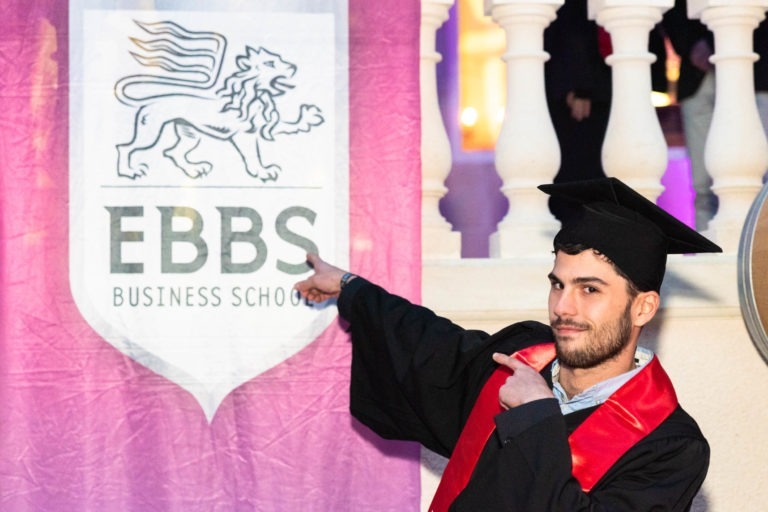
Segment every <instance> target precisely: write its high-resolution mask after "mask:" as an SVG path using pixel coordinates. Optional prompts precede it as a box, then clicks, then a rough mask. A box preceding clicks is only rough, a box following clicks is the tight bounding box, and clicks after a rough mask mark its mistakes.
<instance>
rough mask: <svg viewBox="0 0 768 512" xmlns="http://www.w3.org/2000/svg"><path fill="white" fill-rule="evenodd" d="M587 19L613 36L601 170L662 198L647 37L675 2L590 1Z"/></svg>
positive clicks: (663, 150)
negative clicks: (610, 86) (608, 100)
mask: <svg viewBox="0 0 768 512" xmlns="http://www.w3.org/2000/svg"><path fill="white" fill-rule="evenodd" d="M588 5H589V17H590V19H595V20H596V21H597V23H598V24H599V25H600V26H602V27H603V28H604V29H605V30H606V31H607V32H608V33H609V34H610V35H611V44H612V46H613V52H612V53H611V54H610V55H609V56H608V57H607V58H606V63H607V64H608V65H609V66H611V77H612V84H613V88H612V98H611V113H610V117H609V119H608V129H607V131H606V134H605V140H604V142H603V150H602V158H603V168H604V169H605V173H606V175H608V176H613V177H616V178H619V179H620V180H622V181H623V182H625V183H626V184H627V185H629V186H631V187H632V188H634V189H635V190H637V191H638V192H640V193H641V194H643V195H644V196H645V197H647V198H648V199H650V200H652V201H655V200H656V198H657V197H658V196H659V195H660V194H661V192H662V185H661V178H662V176H664V172H665V171H666V168H667V143H666V141H665V139H664V133H663V132H662V130H661V125H660V124H659V119H658V117H657V116H656V109H655V108H654V106H653V104H652V103H651V90H652V87H651V64H652V63H653V62H654V60H655V58H656V57H655V56H654V55H653V54H652V53H650V52H649V51H648V34H649V33H650V31H651V30H652V29H653V27H654V26H655V25H656V23H658V22H659V21H661V17H662V14H663V13H664V12H665V11H666V10H667V9H669V8H670V7H672V5H673V0H633V1H631V2H628V1H626V0H589V4H588Z"/></svg>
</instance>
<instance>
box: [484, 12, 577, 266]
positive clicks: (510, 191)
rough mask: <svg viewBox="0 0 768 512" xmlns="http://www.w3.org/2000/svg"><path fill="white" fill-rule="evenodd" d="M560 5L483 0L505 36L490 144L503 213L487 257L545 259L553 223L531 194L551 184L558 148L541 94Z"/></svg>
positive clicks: (543, 200) (541, 197) (542, 198)
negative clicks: (499, 119) (500, 97)
mask: <svg viewBox="0 0 768 512" xmlns="http://www.w3.org/2000/svg"><path fill="white" fill-rule="evenodd" d="M562 4H563V0H539V1H536V2H534V1H531V0H486V4H485V6H486V12H489V11H490V14H491V15H492V17H493V20H494V21H495V22H496V23H498V24H499V26H501V27H502V28H503V29H504V31H505V33H506V43H507V46H506V52H505V54H504V56H503V57H502V58H503V60H504V62H505V63H506V67H507V98H506V108H505V112H504V121H503V123H502V126H501V132H500V133H499V139H498V141H497V144H496V159H495V162H496V170H497V172H498V173H499V176H500V177H501V179H502V182H503V183H502V188H501V190H502V192H503V193H504V195H505V196H506V197H507V198H508V200H509V212H508V213H507V215H506V217H505V218H504V219H503V220H502V222H500V223H499V227H498V231H497V232H496V233H494V234H493V235H492V236H491V240H490V253H491V256H493V257H515V256H524V255H529V254H545V253H546V251H549V250H551V248H552V236H553V234H554V232H555V231H556V230H557V228H558V227H559V223H558V222H557V221H556V220H555V219H554V217H553V216H552V215H551V214H550V213H549V208H548V206H547V201H548V196H546V195H545V194H543V193H541V192H540V191H538V190H537V189H536V186H537V185H540V184H542V183H551V182H552V180H553V179H554V177H555V174H557V170H558V168H559V167H560V148H559V145H558V142H557V136H556V135H555V129H554V127H553V126H552V122H551V120H550V117H549V110H548V109H547V102H546V97H545V93H544V62H545V61H546V60H547V59H548V58H549V55H548V54H547V53H546V52H545V51H544V29H545V28H546V27H547V26H549V24H550V23H551V22H552V20H554V19H555V17H556V12H557V9H558V8H559V7H560V6H561V5H562Z"/></svg>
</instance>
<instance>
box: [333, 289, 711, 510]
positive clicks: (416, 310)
mask: <svg viewBox="0 0 768 512" xmlns="http://www.w3.org/2000/svg"><path fill="white" fill-rule="evenodd" d="M338 306H339V311H340V314H341V316H342V317H343V318H345V319H346V320H347V321H348V322H349V324H350V331H351V335H352V380H351V397H350V408H351V411H352V414H353V415H354V416H355V417H356V418H357V419H358V420H360V421H361V422H362V423H364V424H365V425H367V426H368V427H370V428H371V429H372V430H374V431H375V432H376V433H377V434H379V435H380V436H382V437H384V438H386V439H401V440H413V441H418V442H419V443H421V444H422V445H424V446H426V447H427V448H429V449H431V450H433V451H435V452H437V453H439V454H441V455H444V456H450V453H451V451H452V450H453V447H454V446H455V444H456V441H457V439H458V436H459V433H460V432H461V429H462V428H463V426H464V423H465V421H466V419H467V417H468V415H469V413H470V411H471V409H472V406H473V404H474V401H475V399H476V397H477V396H478V394H479V393H480V390H481V389H482V386H483V384H484V383H485V381H486V380H487V379H488V377H489V376H490V374H491V373H492V371H493V370H494V369H495V367H496V365H495V363H494V362H493V360H492V359H491V354H492V353H493V352H504V353H512V352H515V351H517V350H520V349H521V348H524V347H527V346H530V345H533V344H536V343H541V342H547V341H551V340H552V334H551V331H550V329H549V327H547V326H545V325H543V324H541V323H538V322H521V323H518V324H514V325H511V326H509V327H507V328H505V329H503V330H501V331H499V332H498V333H496V334H494V335H489V334H487V333H485V332H482V331H475V330H465V329H463V328H461V327H459V326H458V325H456V324H454V323H452V322H451V321H449V320H447V319H445V318H441V317H438V316H437V315H435V314H434V313H433V312H432V311H430V310H429V309H426V308H424V307H421V306H417V305H413V304H411V303H409V302H408V301H407V300H405V299H403V298H401V297H397V296H395V295H392V294H389V293H388V292H386V291H385V290H384V289H382V288H380V287H378V286H376V285H374V284H372V283H370V282H368V281H366V280H365V279H363V278H357V279H354V280H352V281H350V282H349V284H347V286H346V287H345V288H344V290H343V291H342V293H341V296H340V297H339V301H338ZM548 366H549V365H548ZM542 375H543V376H544V378H545V379H546V380H547V381H548V382H550V384H551V375H550V370H549V368H547V369H545V370H544V371H543V372H542ZM593 410H594V408H592V409H587V410H584V411H579V412H576V413H573V414H568V415H566V416H563V415H562V414H561V413H560V409H559V407H558V405H557V401H556V400H555V399H546V400H537V401H534V402H530V403H528V404H524V405H522V406H520V407H516V408H513V409H510V410H508V411H505V412H503V413H501V414H499V415H497V416H496V418H495V421H496V426H497V429H496V431H495V433H494V434H493V435H492V436H491V438H490V439H489V441H488V443H487V444H486V446H485V448H484V450H483V453H482V454H481V456H480V459H479V461H478V463H477V465H476V467H475V469H474V471H473V473H472V477H471V479H470V481H469V483H468V485H467V487H466V488H465V489H464V491H463V492H462V493H461V494H460V495H459V496H458V498H457V499H456V500H455V501H454V502H453V504H452V506H451V510H454V511H471V512H478V511H488V512H492V511H495V510H499V511H501V510H504V511H506V512H512V511H525V512H538V511H541V512H548V511H569V512H571V511H587V510H589V511H609V510H610V511H638V512H640V511H642V512H648V511H666V510H673V511H685V510H689V508H690V505H691V501H692V500H693V497H694V496H695V494H696V492H697V491H698V489H699V488H700V486H701V484H702V482H703V481H704V477H705V475H706V471H707V467H708V464H709V446H708V444H707V442H706V440H705V439H704V437H703V435H702V434H701V431H700V430H699V428H698V426H697V425H696V423H695V422H694V420H693V419H692V418H691V417H690V416H689V415H688V414H687V413H686V412H685V411H683V409H681V408H680V407H678V408H677V409H676V410H675V411H674V412H673V413H672V415H671V416H670V417H669V418H668V419H667V420H665V421H664V422H663V423H662V424H661V425H660V426H659V427H658V428H657V429H655V430H654V431H653V432H651V433H650V434H649V435H648V436H647V437H645V438H644V439H642V440H641V441H640V442H638V443H637V444H636V445H635V446H634V447H632V448H631V449H630V450H629V451H628V452H627V453H626V454H624V455H623V456H622V457H621V458H620V459H619V460H618V461H617V462H616V463H615V464H614V465H613V467H611V468H610V469H609V470H608V472H607V473H606V474H605V475H604V476H603V478H602V479H601V480H600V481H599V482H597V484H596V485H595V486H594V488H593V489H592V490H591V491H590V492H589V493H585V492H583V491H582V490H581V487H580V485H579V483H578V482H577V481H576V480H575V479H574V478H573V477H572V476H571V454H570V447H569V445H568V435H569V434H570V432H572V431H573V429H575V428H576V427H577V426H578V425H579V424H580V423H581V422H582V421H584V419H586V418H587V417H588V416H589V414H590V413H591V412H592V411H593Z"/></svg>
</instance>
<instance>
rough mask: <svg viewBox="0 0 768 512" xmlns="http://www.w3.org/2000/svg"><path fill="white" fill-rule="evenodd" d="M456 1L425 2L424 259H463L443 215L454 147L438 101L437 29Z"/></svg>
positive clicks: (422, 45)
mask: <svg viewBox="0 0 768 512" xmlns="http://www.w3.org/2000/svg"><path fill="white" fill-rule="evenodd" d="M451 5H453V0H422V1H421V42H420V52H421V63H420V71H419V72H420V77H419V81H420V89H421V90H420V94H421V173H422V191H421V197H422V201H421V218H422V223H421V229H422V232H421V251H422V258H423V259H431V258H459V257H460V256H461V235H460V233H458V232H454V231H451V225H450V224H449V223H448V222H446V220H445V219H444V218H443V217H442V216H441V215H440V199H441V198H442V197H443V196H444V195H445V193H446V192H447V189H446V188H445V184H444V182H445V179H446V178H447V177H448V174H449V173H450V171H451V163H452V162H451V146H450V142H449V140H448V134H447V133H446V130H445V125H444V124H443V118H442V115H441V114H440V105H439V103H438V99H437V77H436V67H437V63H438V62H440V59H441V56H440V54H439V53H437V52H436V51H435V36H436V33H437V29H438V28H440V26H441V25H442V24H443V23H445V20H447V19H448V10H449V9H450V8H451Z"/></svg>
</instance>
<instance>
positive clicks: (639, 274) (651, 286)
mask: <svg viewBox="0 0 768 512" xmlns="http://www.w3.org/2000/svg"><path fill="white" fill-rule="evenodd" d="M539 189H540V190H542V191H543V192H546V193H547V194H549V195H551V196H553V197H558V198H562V199H564V200H566V201H569V202H570V203H571V204H573V205H574V206H577V213H576V214H575V215H574V216H573V218H572V219H569V220H568V221H567V222H565V223H564V224H563V227H562V229H561V230H560V231H559V232H558V233H557V235H555V240H554V242H555V244H558V243H563V244H582V245H584V246H586V247H589V248H592V249H595V250H597V251H600V252H601V253H602V254H604V255H605V256H606V257H608V258H609V259H610V260H611V261H613V262H614V263H615V264H616V266H617V267H619V268H620V269H621V270H622V272H624V273H625V274H626V275H627V277H629V279H630V280H632V282H633V283H634V284H635V286H637V288H638V289H640V290H641V291H649V290H655V291H659V289H660V288H661V282H662V280H663V279H664V271H665V268H666V264H667V254H686V253H696V252H722V249H720V247H718V246H717V245H716V244H714V243H713V242H711V241H710V240H709V239H707V238H706V237H704V236H702V235H701V234H699V233H697V232H696V231H695V230H693V229H691V228H690V227H688V226H687V225H685V224H684V223H682V222H680V221H679V220H677V219H676V218H675V217H673V216H672V215H670V214H669V213H667V212H666V211H664V210H663V209H661V208H660V207H658V206H656V205H655V204H654V203H653V202H651V201H649V200H648V199H646V198H645V197H643V196H642V195H640V194H639V193H637V192H635V191H634V190H632V189H631V188H629V187H628V186H627V185H625V184H624V183H623V182H621V181H620V180H618V179H616V178H600V179H595V180H584V181H573V182H568V183H554V184H551V185H540V186H539Z"/></svg>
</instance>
